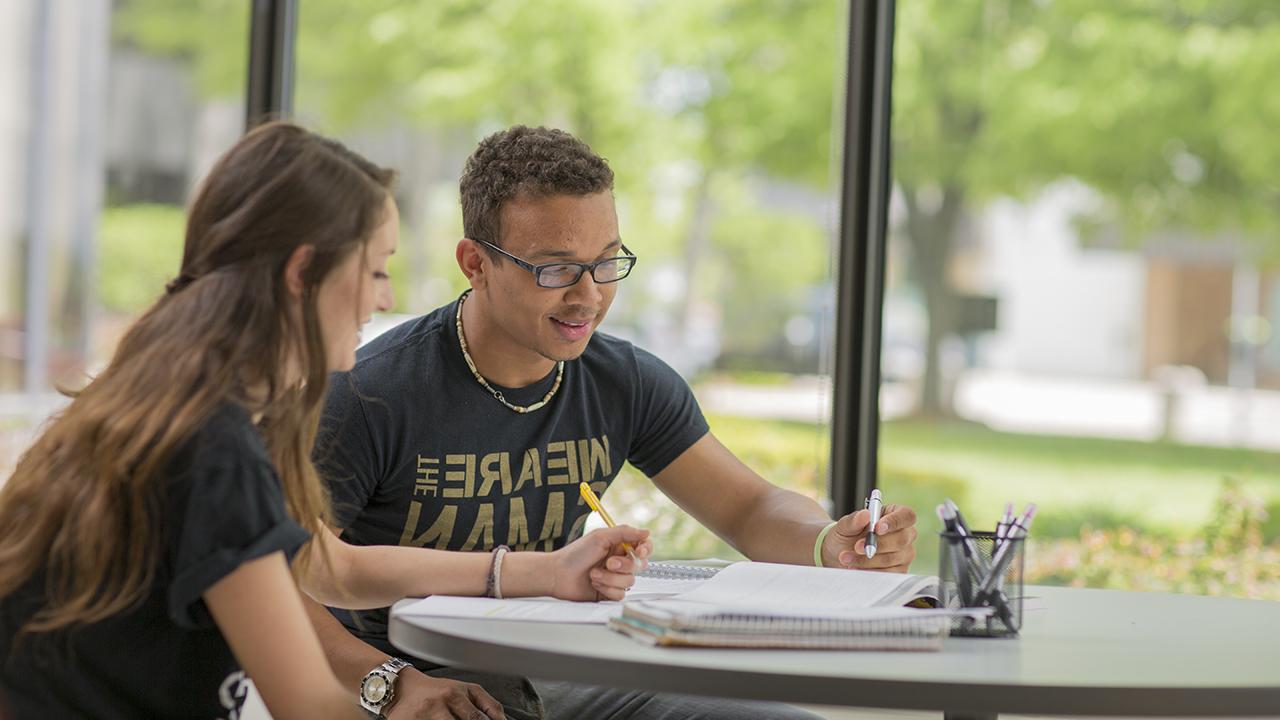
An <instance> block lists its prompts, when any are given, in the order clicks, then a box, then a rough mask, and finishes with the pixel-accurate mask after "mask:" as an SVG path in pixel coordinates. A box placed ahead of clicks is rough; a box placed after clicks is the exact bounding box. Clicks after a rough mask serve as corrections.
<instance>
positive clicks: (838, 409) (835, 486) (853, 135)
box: [831, 0, 895, 517]
mask: <svg viewBox="0 0 1280 720" xmlns="http://www.w3.org/2000/svg"><path fill="white" fill-rule="evenodd" d="M894 5H895V3H894V0H850V7H849V51H848V52H849V54H848V67H847V71H846V72H847V75H846V78H845V112H844V169H843V182H842V185H841V193H842V196H841V201H840V252H839V264H838V267H837V270H836V334H835V374H834V377H833V383H832V384H833V408H832V414H831V502H832V511H833V513H834V514H835V517H840V516H841V515H844V514H846V513H848V512H851V511H853V510H854V509H857V508H859V507H861V506H862V499H863V498H864V497H866V496H867V495H868V494H869V493H870V492H871V489H872V488H874V487H875V486H876V458H877V450H878V448H877V445H878V440H879V427H880V410H879V399H880V325H881V315H882V312H883V307H884V269H885V221H886V215H887V213H888V207H889V191H890V180H889V121H890V100H891V99H892V89H891V88H892V75H893V19H894Z"/></svg>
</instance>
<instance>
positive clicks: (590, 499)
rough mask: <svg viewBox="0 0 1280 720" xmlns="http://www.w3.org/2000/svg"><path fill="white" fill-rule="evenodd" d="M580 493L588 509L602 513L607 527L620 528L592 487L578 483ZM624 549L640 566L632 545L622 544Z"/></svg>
mask: <svg viewBox="0 0 1280 720" xmlns="http://www.w3.org/2000/svg"><path fill="white" fill-rule="evenodd" d="M578 492H580V493H582V499H583V500H586V501H587V507H589V508H591V509H592V510H595V511H596V512H597V513H600V517H601V519H603V520H604V524H605V525H608V526H609V527H617V526H618V523H616V522H614V521H613V518H611V517H609V513H608V512H607V511H606V510H605V509H604V506H603V505H601V504H600V498H598V497H596V494H595V492H594V491H592V490H591V486H590V485H588V484H586V483H585V482H580V483H578ZM622 549H623V550H626V551H627V556H628V557H630V558H631V561H632V562H634V563H636V565H637V566H639V564H640V558H637V557H636V553H635V550H634V549H632V547H631V544H630V543H625V542H624V543H622Z"/></svg>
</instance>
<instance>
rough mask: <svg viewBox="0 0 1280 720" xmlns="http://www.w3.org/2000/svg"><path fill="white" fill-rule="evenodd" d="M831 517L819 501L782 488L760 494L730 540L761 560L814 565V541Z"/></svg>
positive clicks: (741, 549) (747, 553) (753, 558)
mask: <svg viewBox="0 0 1280 720" xmlns="http://www.w3.org/2000/svg"><path fill="white" fill-rule="evenodd" d="M829 522H831V518H830V517H829V516H828V515H827V513H826V512H825V511H824V510H823V509H822V507H821V506H820V505H818V503H816V502H814V501H813V500H810V499H809V498H807V497H805V496H803V495H801V494H799V493H795V492H792V491H790V490H784V489H782V488H777V487H775V488H773V489H772V491H770V492H768V493H765V494H763V495H761V497H760V498H759V500H757V501H756V502H755V503H754V504H753V505H752V506H751V508H749V509H748V511H747V512H746V513H744V514H743V516H742V518H741V520H740V522H739V523H737V524H736V525H735V526H734V528H733V530H732V531H731V533H732V537H729V538H726V539H728V540H729V541H730V542H731V543H732V544H733V545H734V547H736V548H737V549H738V550H739V551H741V552H742V554H743V555H746V556H747V557H749V558H751V559H752V560H755V561H758V562H777V563H791V564H793V565H812V564H813V542H814V540H816V539H817V537H818V532H819V531H821V530H822V528H823V527H824V526H826V525H827V523H829Z"/></svg>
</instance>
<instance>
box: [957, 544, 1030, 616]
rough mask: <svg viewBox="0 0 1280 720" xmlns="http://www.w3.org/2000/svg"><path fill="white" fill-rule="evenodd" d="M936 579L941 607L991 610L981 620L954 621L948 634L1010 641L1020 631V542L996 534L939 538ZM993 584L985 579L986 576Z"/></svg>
mask: <svg viewBox="0 0 1280 720" xmlns="http://www.w3.org/2000/svg"><path fill="white" fill-rule="evenodd" d="M939 539H940V545H941V547H940V548H939V550H940V552H939V553H938V556H939V558H940V559H939V563H940V567H939V568H938V579H939V581H940V583H941V589H942V598H941V599H942V603H943V606H944V607H972V608H992V612H991V614H990V615H987V616H986V617H984V618H976V617H974V618H969V617H957V618H955V619H954V620H953V621H952V623H951V634H952V635H965V636H971V637H1011V636H1014V635H1017V634H1018V630H1019V629H1020V628H1021V627H1022V562H1023V555H1024V552H1025V548H1026V540H1025V538H1016V539H1010V538H1006V539H1004V540H998V539H997V538H996V535H995V533H990V532H971V533H970V534H969V535H968V536H967V537H966V536H962V535H960V534H958V533H953V532H942V533H940V534H939ZM993 572H994V573H996V574H997V575H996V578H995V579H994V580H989V579H988V578H989V576H990V575H991V573H993Z"/></svg>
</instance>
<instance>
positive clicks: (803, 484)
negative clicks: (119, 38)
mask: <svg viewBox="0 0 1280 720" xmlns="http://www.w3.org/2000/svg"><path fill="white" fill-rule="evenodd" d="M842 8H843V3H839V2H834V1H833V2H804V3H794V2H739V1H734V2H708V3H703V2H698V3H688V2H679V1H674V0H673V1H665V0H663V1H659V2H651V1H650V2H639V1H633V2H608V3H601V2H595V1H594V0H579V1H569V0H566V1H563V2H556V3H526V2H515V1H498V2H437V1H436V0H430V1H428V0H421V1H419V2H394V3H392V2H383V3H348V2H321V1H320V0H310V1H309V2H306V3H303V4H302V6H301V9H300V15H299V38H298V63H297V73H298V98H297V102H296V108H297V114H298V116H299V118H300V119H301V120H302V121H303V122H305V123H307V124H309V125H311V126H313V127H316V128H318V129H319V130H321V131H323V132H327V133H330V134H335V135H337V136H339V137H342V138H343V139H344V140H345V141H347V142H349V143H350V144H351V145H352V146H353V147H356V148H358V149H360V150H361V151H362V152H365V153H367V154H368V155H370V156H371V157H372V158H374V159H376V160H378V161H380V162H383V163H385V164H388V165H391V166H394V167H397V168H399V169H400V170H401V172H402V180H401V185H400V189H399V201H400V207H401V217H402V219H403V222H404V225H405V226H404V228H403V232H402V235H401V250H400V252H399V253H398V254H397V256H396V262H397V263H398V264H399V267H397V268H394V270H393V276H394V277H395V282H397V283H398V286H397V299H398V307H397V308H396V312H397V313H400V314H403V315H409V314H421V313H424V312H427V311H429V310H431V309H433V308H435V307H437V306H439V305H442V304H444V303H446V302H449V301H451V300H452V299H453V298H454V297H456V296H457V294H458V293H459V292H461V290H462V289H463V287H464V285H463V278H462V276H461V274H460V273H459V272H458V270H457V267H456V265H455V262H454V259H453V248H454V245H455V243H456V241H457V240H458V238H459V237H461V214H460V209H459V207H458V178H459V175H460V173H461V170H462V164H463V161H464V160H465V158H466V157H467V155H468V154H469V153H470V152H471V150H472V149H473V148H474V146H475V144H476V142H477V141H478V140H479V139H480V138H482V137H483V136H485V135H487V134H489V133H490V132H493V131H495V130H498V129H501V128H503V127H506V126H508V125H511V124H515V123H523V124H527V125H538V124H545V125H551V126H557V127H561V128H564V129H566V130H569V131H571V132H573V133H575V134H576V135H578V136H579V137H581V138H582V139H584V140H586V141H587V142H588V143H589V144H591V145H592V147H593V148H594V149H595V150H596V151H597V152H599V153H600V154H601V155H603V156H605V157H606V158H608V160H609V162H610V165H611V166H612V167H613V169H614V171H615V173H616V175H617V182H616V185H617V187H616V195H617V203H618V208H619V214H620V221H621V225H622V228H621V229H622V237H623V240H624V241H625V242H626V243H627V246H628V247H629V248H630V249H631V250H632V251H633V252H635V253H636V254H637V255H638V256H640V258H641V260H640V263H639V264H638V265H637V267H636V271H635V272H634V273H633V274H632V275H631V277H629V278H628V279H627V280H626V281H625V282H624V283H622V285H621V287H620V290H619V295H618V299H617V300H616V301H615V303H614V305H613V309H612V311H611V314H610V317H609V320H608V321H607V322H606V325H605V327H604V331H606V332H609V333H613V334H615V335H619V336H622V337H625V338H627V339H629V340H632V341H634V342H636V343H637V344H638V345H640V346H642V347H644V348H646V349H649V350H651V351H652V352H654V353H655V354H657V355H658V356H659V357H662V358H663V359H665V360H666V361H667V362H668V363H670V364H671V365H672V366H674V367H675V368H676V369H677V370H679V371H680V372H681V373H682V374H684V376H685V377H686V378H688V379H689V380H690V381H691V383H692V384H693V386H694V388H695V392H696V393H697V394H698V397H699V399H700V402H701V403H702V405H703V409H704V411H705V412H706V413H707V414H708V416H709V419H710V420H711V424H712V429H713V431H714V432H715V433H716V434H717V435H718V436H719V437H720V438H721V440H722V441H724V442H725V444H726V445H728V446H729V447H730V448H731V449H732V450H734V451H735V452H736V453H738V454H739V455H740V456H741V457H742V458H743V459H744V460H745V461H746V462H747V463H748V464H750V465H751V466H753V467H754V468H755V469H757V470H758V471H759V472H761V473H762V474H763V475H765V476H766V477H767V478H769V479H770V480H772V481H774V482H776V483H778V484H780V485H783V486H787V487H792V488H795V489H797V490H799V491H801V492H803V493H806V494H808V495H810V496H812V497H814V498H825V497H826V495H827V488H826V487H825V480H824V478H825V464H826V461H827V454H828V446H829V441H828V430H827V426H826V422H827V421H826V416H827V408H828V406H829V387H828V384H829V383H828V377H827V371H826V366H827V363H826V361H825V360H824V358H825V353H826V351H827V350H828V347H829V335H830V331H829V327H830V324H831V308H832V297H833V295H834V293H833V290H832V286H831V273H830V266H831V263H830V260H831V257H832V243H833V242H834V235H835V232H834V229H835V225H836V222H835V221H836V213H837V210H838V208H837V204H836V186H837V185H838V182H839V180H838V178H839V172H838V168H837V167H836V166H837V165H838V159H839V153H838V148H835V147H833V143H832V121H833V115H834V113H833V102H834V99H833V95H834V91H835V89H836V88H837V87H838V86H839V80H838V78H837V77H836V72H837V70H838V69H840V68H842V67H843V47H844V42H845V37H846V34H845V30H844V28H845V20H844V18H843V16H842V12H843V10H842ZM396 319H397V318H388V319H385V321H382V322H380V324H381V325H382V327H387V326H389V325H390V324H392V323H393V322H395V320H396ZM366 337H368V334H366ZM607 502H609V503H610V504H613V505H615V506H616V507H619V508H626V510H625V512H624V511H621V510H615V514H616V515H618V516H619V520H622V519H623V517H625V518H626V521H628V522H632V523H637V524H642V525H645V526H647V527H650V528H651V529H653V530H654V531H655V533H656V536H657V537H660V538H662V546H661V547H660V548H659V552H660V553H661V554H664V555H667V556H709V555H719V556H732V551H731V550H730V549H728V548H727V547H726V546H724V545H723V544H722V543H720V542H719V541H718V540H716V539H714V537H713V536H711V534H710V533H709V532H707V531H706V530H704V529H702V528H701V527H700V526H699V525H698V524H697V523H696V522H694V521H692V519H690V518H688V517H686V516H684V515H683V514H682V513H680V512H679V511H677V510H676V509H675V508H674V507H673V506H672V505H671V504H670V503H669V501H666V500H665V499H664V498H662V497H661V494H660V493H658V492H657V491H656V490H655V489H654V488H653V487H652V485H651V484H650V483H649V482H648V481H647V480H644V479H643V478H642V477H640V476H639V474H638V473H637V472H636V471H634V470H631V469H628V470H627V471H626V472H625V473H624V475H623V477H622V478H621V479H620V481H619V483H618V486H617V487H616V488H615V489H614V490H613V491H612V492H611V493H610V497H609V498H608V500H607Z"/></svg>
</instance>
